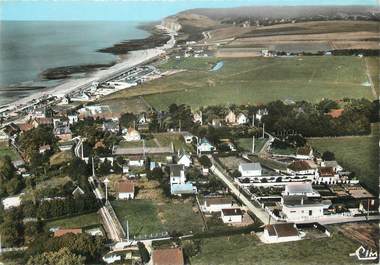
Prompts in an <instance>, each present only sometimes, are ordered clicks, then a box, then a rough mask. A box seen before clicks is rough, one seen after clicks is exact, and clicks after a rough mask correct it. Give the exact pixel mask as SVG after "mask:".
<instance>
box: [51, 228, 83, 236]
mask: <svg viewBox="0 0 380 265" xmlns="http://www.w3.org/2000/svg"><path fill="white" fill-rule="evenodd" d="M66 234H82V229H81V228H66V229H61V228H60V229H58V230H56V231H54V237H61V236H64V235H66Z"/></svg>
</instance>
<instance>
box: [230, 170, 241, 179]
mask: <svg viewBox="0 0 380 265" xmlns="http://www.w3.org/2000/svg"><path fill="white" fill-rule="evenodd" d="M232 177H233V178H240V177H241V173H240V171H239V170H234V172H232Z"/></svg>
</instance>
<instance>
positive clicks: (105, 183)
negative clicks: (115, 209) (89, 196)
mask: <svg viewBox="0 0 380 265" xmlns="http://www.w3.org/2000/svg"><path fill="white" fill-rule="evenodd" d="M109 182H110V181H109V180H108V178H106V179H105V180H104V185H105V186H106V202H107V201H108V183H109Z"/></svg>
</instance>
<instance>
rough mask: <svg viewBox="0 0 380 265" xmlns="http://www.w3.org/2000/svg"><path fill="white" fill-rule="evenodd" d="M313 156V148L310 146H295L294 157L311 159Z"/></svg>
mask: <svg viewBox="0 0 380 265" xmlns="http://www.w3.org/2000/svg"><path fill="white" fill-rule="evenodd" d="M313 158H314V156H313V148H311V146H309V145H305V146H303V147H298V148H297V151H296V159H303V160H311V159H313Z"/></svg>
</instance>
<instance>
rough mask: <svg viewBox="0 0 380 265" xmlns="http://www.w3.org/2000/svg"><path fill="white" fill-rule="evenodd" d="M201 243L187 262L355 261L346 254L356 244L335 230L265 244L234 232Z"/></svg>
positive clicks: (285, 263) (279, 264)
mask: <svg viewBox="0 0 380 265" xmlns="http://www.w3.org/2000/svg"><path fill="white" fill-rule="evenodd" d="M201 245H202V247H201V252H200V253H199V254H198V255H196V256H195V257H193V258H192V259H191V264H194V265H198V264H199V265H201V264H220V265H222V264H226V265H227V264H228V265H233V264H265V265H272V264H273V265H274V264H275V265H290V264H292V265H298V264H299V265H300V264H310V265H312V264H314V265H317V264H318V265H319V264H324V265H325V264H332V265H338V264H355V259H354V258H353V257H350V256H349V254H350V253H352V252H354V251H355V250H356V249H357V248H358V246H359V244H357V243H355V242H354V241H352V240H350V239H348V238H346V237H344V236H343V235H342V234H341V233H338V232H337V231H336V230H333V234H332V237H331V238H321V239H315V240H302V241H298V242H289V243H281V244H268V245H267V244H263V243H261V242H260V241H259V240H258V239H257V238H256V237H254V236H252V235H234V236H228V237H217V238H209V239H204V240H203V241H202V243H201ZM237 251H238V253H239V254H237Z"/></svg>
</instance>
